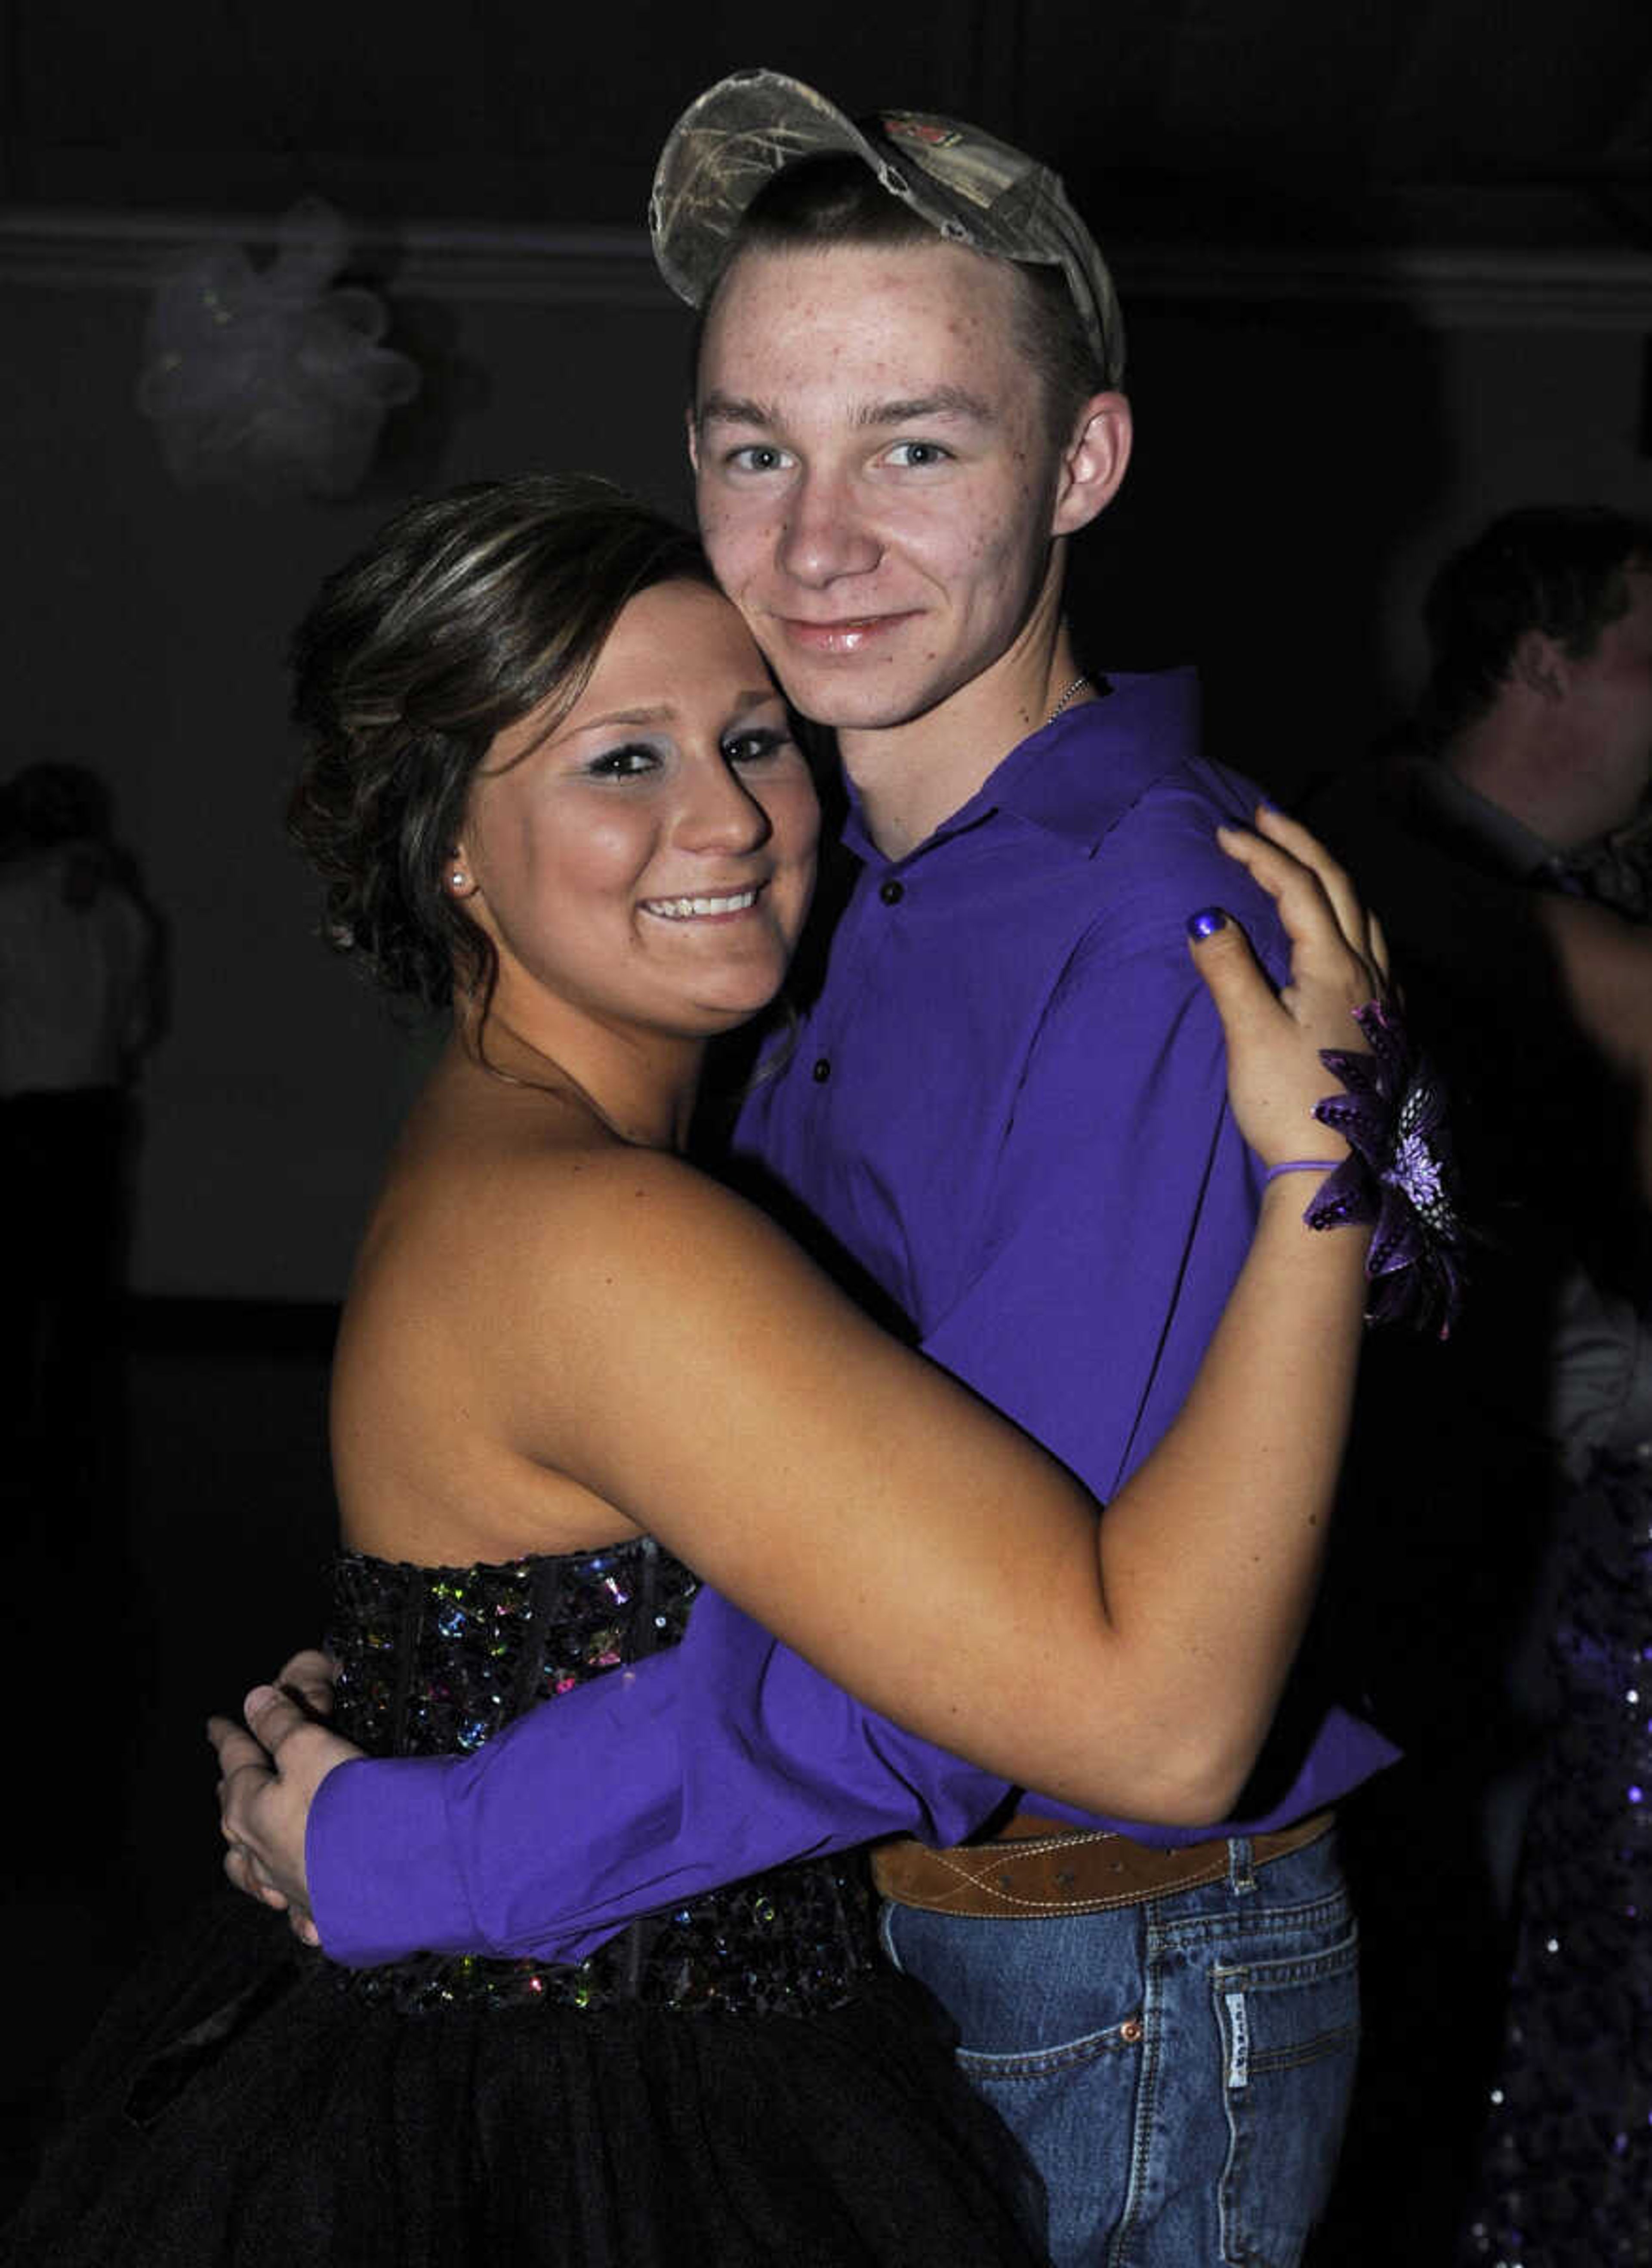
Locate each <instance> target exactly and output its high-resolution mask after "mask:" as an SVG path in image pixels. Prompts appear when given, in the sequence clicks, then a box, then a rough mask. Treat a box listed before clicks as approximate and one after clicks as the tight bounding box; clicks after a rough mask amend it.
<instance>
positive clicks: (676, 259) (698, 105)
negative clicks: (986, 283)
mask: <svg viewBox="0 0 1652 2268" xmlns="http://www.w3.org/2000/svg"><path fill="white" fill-rule="evenodd" d="M837 152H841V153H846V154H847V155H849V156H851V157H854V158H860V159H861V161H862V162H863V163H864V164H865V165H867V166H870V167H871V169H872V171H873V173H874V174H875V175H876V176H877V178H878V180H879V181H880V182H881V184H882V186H883V187H884V188H886V189H887V190H888V191H889V194H890V195H891V196H896V197H899V198H900V199H901V201H902V203H904V204H909V205H911V208H912V210H913V211H914V212H916V213H918V214H919V215H921V217H923V218H924V219H925V220H926V221H927V222H928V223H929V225H930V226H931V227H932V228H933V229H934V230H935V231H936V232H937V234H939V235H940V236H943V237H945V238H947V239H948V241H949V242H951V243H954V244H964V245H970V246H971V247H973V248H974V249H975V250H976V251H977V252H985V253H991V254H993V255H994V256H995V257H996V258H998V259H1000V260H1025V261H1036V262H1039V263H1042V264H1043V265H1044V266H1047V267H1052V268H1059V269H1060V270H1061V272H1062V275H1063V276H1065V277H1066V286H1067V290H1068V291H1070V292H1071V293H1072V295H1073V305H1074V306H1075V307H1076V308H1077V309H1078V311H1079V316H1080V320H1081V321H1082V323H1083V325H1084V328H1085V331H1086V333H1087V334H1088V337H1089V340H1090V343H1091V345H1092V346H1093V347H1094V348H1095V352H1096V356H1097V358H1098V359H1099V361H1100V364H1101V367H1102V370H1103V373H1104V375H1105V378H1106V380H1107V383H1108V384H1109V385H1110V386H1117V384H1118V383H1119V382H1120V380H1121V379H1123V377H1124V371H1125V327H1124V320H1123V318H1122V317H1121V316H1120V314H1119V312H1118V297H1117V293H1116V292H1115V291H1114V289H1113V279H1112V277H1111V276H1110V275H1109V274H1108V272H1107V262H1106V261H1104V260H1103V258H1102V255H1101V252H1100V249H1099V247H1097V245H1096V242H1095V238H1094V237H1093V236H1092V235H1091V234H1090V232H1089V231H1088V229H1087V228H1086V227H1085V225H1084V223H1083V222H1082V221H1081V220H1080V218H1079V217H1078V215H1077V213H1076V212H1074V210H1073V207H1072V206H1071V205H1070V204H1069V203H1068V202H1067V197H1066V191H1065V190H1064V189H1063V188H1062V186H1061V183H1060V181H1059V180H1058V179H1057V177H1056V175H1055V174H1054V173H1051V171H1050V169H1049V167H1048V166H1041V165H1039V164H1038V162H1037V160H1036V158H1029V157H1027V156H1026V155H1025V154H1024V153H1023V152H1022V151H1020V150H1012V149H1011V148H1010V146H1009V144H1008V143H1007V142H999V141H995V140H994V139H993V137H992V135H990V134H984V133H983V132H982V131H981V129H980V128H979V127H978V126H966V125H964V124H963V123H962V122H961V121H960V120H958V119H955V118H938V117H935V116H933V114H931V113H929V112H927V111H923V110H884V111H880V112H878V113H877V114H876V115H875V116H874V117H872V118H869V119H867V120H865V121H864V122H862V123H861V124H859V125H856V124H855V123H854V122H852V120H850V119H848V118H846V117H845V116H844V114H843V112H842V111H841V110H839V109H838V108H837V106H836V105H835V104H833V103H830V102H828V101H827V99H826V98H825V96H824V95H822V94H817V93H816V92H815V89H814V88H813V87H812V86H805V85H803V84H802V82H801V81H800V79H794V78H787V77H785V75H784V74H783V73H782V72H780V71H771V70H747V71H736V72H734V75H733V77H729V78H725V79H719V81H718V83H717V85H715V86H714V87H711V88H709V89H708V90H707V92H705V93H704V94H703V95H701V96H700V97H699V98H698V99H697V100H696V101H694V102H691V103H690V105H689V107H688V108H687V109H686V110H685V111H684V112H683V114H682V117H681V118H680V119H679V120H678V121H677V122H676V124H675V126H674V127H673V128H672V129H671V132H670V134H669V136H667V141H666V146H665V148H664V150H663V151H661V152H660V164H659V167H658V169H657V170H656V172H655V174H654V187H653V195H652V197H651V198H650V199H649V201H648V226H649V231H650V233H651V234H652V236H653V245H654V258H655V259H656V261H658V262H659V264H660V274H661V275H662V276H664V277H665V279H666V281H667V284H669V285H670V286H671V288H672V290H673V291H675V293H676V294H677V296H678V298H682V299H686V300H687V301H688V303H689V305H690V306H691V307H697V306H701V305H703V303H704V301H705V300H706V299H707V298H709V297H710V295H711V292H712V289H713V287H714V285H715V284H716V282H717V279H718V277H719V276H720V275H721V273H722V270H723V265H724V262H725V261H726V259H727V257H728V253H729V249H730V247H731V244H732V242H733V239H734V234H735V232H736V231H737V229H738V228H739V225H740V223H741V217H742V216H743V215H744V213H745V210H746V208H747V207H748V205H749V204H750V203H751V202H752V199H753V198H754V197H755V196H756V195H757V192H758V191H759V189H761V188H762V187H763V183H764V182H765V181H767V180H770V179H771V176H772V175H774V174H776V173H782V172H784V171H785V168H786V167H787V166H794V165H796V164H797V163H798V162H799V161H800V159H802V158H818V157H823V156H826V155H828V154H830V153H837Z"/></svg>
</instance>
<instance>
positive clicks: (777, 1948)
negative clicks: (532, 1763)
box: [328, 1537, 874, 2014]
mask: <svg viewBox="0 0 1652 2268" xmlns="http://www.w3.org/2000/svg"><path fill="white" fill-rule="evenodd" d="M696 1589H697V1581H696V1579H695V1577H694V1576H693V1575H692V1574H691V1573H690V1572H689V1570H688V1569H687V1568H686V1567H684V1566H683V1565H682V1564H681V1563H680V1562H679V1561H677V1560H675V1559H673V1558H672V1557H670V1555H669V1554H668V1553H667V1552H664V1551H662V1550H660V1548H659V1546H658V1545H657V1544H655V1543H653V1541H652V1539H650V1538H646V1537H641V1538H638V1539H636V1540H635V1541H632V1542H630V1543H620V1544H615V1545H612V1546H609V1547H607V1548H605V1549H604V1550H598V1551H582V1552H572V1553H566V1554H563V1555H560V1556H557V1557H536V1558H530V1559H522V1560H517V1561H513V1562H511V1563H509V1564H508V1565H498V1566H476V1567H464V1568H458V1567H437V1568H432V1567H414V1566H408V1565H395V1564H392V1563H391V1562H389V1561H387V1560H382V1559H372V1558H367V1557H364V1556H362V1555H361V1554H359V1553H346V1554H344V1555H343V1556H341V1557H339V1559H338V1560H337V1561H336V1563H335V1565H334V1570H333V1583H332V1590H333V1600H332V1630H331V1634H330V1637H329V1641H328V1643H329V1646H330V1649H331V1651H332V1653H333V1656H334V1658H335V1660H336V1661H337V1662H338V1664H339V1677H338V1704H337V1723H338V1727H339V1729H340V1730H341V1731H342V1732H343V1733H344V1734H347V1735H348V1737H349V1738H350V1739H351V1740H353V1741H356V1742H358V1743H359V1744H360V1745H361V1746H362V1747H363V1748H365V1749H367V1750H368V1751H369V1753H370V1754H372V1755H374V1756H432V1755H452V1754H454V1753H455V1752H458V1753H462V1752H465V1751H467V1750H471V1749H477V1748H479V1747H481V1745H482V1744H483V1742H485V1741H487V1740H489V1739H490V1737H491V1736H492V1735H493V1734H495V1733H497V1732H498V1730H499V1729H500V1727H503V1726H505V1725H506V1724H508V1723H509V1722H510V1721H511V1719H513V1717H516V1716H519V1715H520V1714H521V1712H523V1711H524V1710H525V1709H528V1708H531V1707H533V1706H535V1705H536V1704H538V1703H541V1702H551V1703H553V1704H554V1701H555V1697H557V1695H559V1694H564V1693H567V1692H570V1691H572V1690H573V1688H574V1687H576V1686H579V1685H583V1684H586V1683H588V1682H589V1681H590V1680H591V1679H593V1678H595V1677H601V1676H603V1675H607V1673H608V1671H609V1670H612V1669H617V1668H623V1666H624V1665H626V1664H627V1663H631V1662H636V1661H642V1660H644V1659H645V1658H646V1656H648V1655H649V1654H651V1653H658V1652H659V1651H660V1649H661V1648H662V1647H665V1646H674V1645H675V1644H676V1642H677V1640H678V1639H679V1638H681V1637H682V1633H683V1631H684V1629H685V1627H686V1625H687V1622H688V1616H689V1609H690V1605H691V1604H692V1602H693V1599H694V1594H695V1591H696ZM546 1831H547V1833H548V1834H549V1833H556V1832H559V1831H565V1830H564V1829H559V1828H558V1826H557V1823H556V1821H555V1819H554V1816H551V1815H549V1814H548V1820H547V1828H546ZM873 1962H874V1955H873V1950H872V1911H871V1900H870V1893H869V1890H868V1889H867V1884H866V1881H865V1877H864V1873H863V1870H862V1868H861V1866H860V1864H859V1861H858V1860H857V1859H855V1858H854V1857H853V1856H852V1855H851V1856H849V1857H847V1858H844V1859H812V1860H808V1861H800V1862H799V1863H798V1864H796V1865H793V1866H790V1867H778V1868H776V1869H774V1870H773V1871H772V1872H771V1873H769V1874H762V1875H753V1876H751V1877H749V1878H748V1879H747V1880H746V1881H743V1882H738V1883H734V1884H732V1885H731V1886H729V1887H728V1888H727V1889H720V1890H716V1891H712V1892H711V1893H709V1894H708V1895H707V1896H704V1897H700V1898H696V1899H694V1900H692V1901H691V1902H690V1903H689V1904H684V1905H682V1906H680V1907H677V1908H675V1910H673V1911H671V1912H669V1913H665V1914H659V1915H653V1916H650V1917H649V1918H646V1919H645V1920H643V1921H640V1922H635V1923H633V1924H631V1926H630V1927H629V1928H628V1929H626V1930H625V1931H624V1932H623V1933H622V1934H621V1935H620V1936H619V1937H617V1938H616V1939H615V1940H612V1941H611V1942H610V1943H609V1944H608V1945H605V1946H603V1947H601V1948H599V1949H598V1951H597V1952H596V1953H594V1955H591V1957H590V1958H589V1959H588V1960H586V1961H584V1962H580V1963H579V1966H578V1967H577V1968H569V1967H559V1966H557V1965H554V1964H550V1963H547V1962H535V1961H532V1960H505V1959H491V1958H489V1959H483V1958H465V1959H460V1958H453V1957H447V1956H443V1955H417V1956H416V1957H415V1958H413V1959H411V1960H408V1961H402V1962H394V1963H391V1964H389V1965H388V1966H387V1967H384V1968H380V1969H368V1970H340V1971H338V1972H337V1976H338V1978H339V1982H340V1985H341V1989H344V1990H347V1991H350V1992H353V1993H356V1994H357V1995H358V1996H359V1997H362V1998H364V1999H368V2000H372V2001H376V2002H381V2003H387V2004H389V2005H391V2006H393V2007H396V2008H398V2009H402V2010H404V2011H406V2012H408V2013H409V2014H417V2013H418V2012H420V2011H422V2010H427V2009H438V2008H440V2007H446V2006H451V2005H454V2004H455V2003H458V2004H461V2005H466V2006H476V2005H482V2006H494V2005H497V2006H500V2007H511V2006H520V2005H523V2004H526V2003H535V2002H536V2003H538V2004H540V2005H550V2006H563V2007H582V2008H583V2007H610V2006H613V2005H616V2003H619V2002H623V2001H640V2002H643V2003H645V2004H649V2005H653V2006H660V2007H683V2008H716V2009H720V2010H723V2011H725V2012H726V2013H730V2014H776V2013H798V2014H802V2013H806V2012H809V2011H813V2010H815V2009H819V2008H823V2007H836V2006H837V2005H838V2004H839V2003H840V2002H841V2001H842V2000H844V1999H845V1998H846V1997H847V1995H848V1993H849V1992H850V1991H851V1990H852V1987H853V1985H854V1983H855V1980H856V1979H857V1978H858V1977H860V1976H861V1975H863V1974H864V1973H865V1972H866V1971H867V1970H869V1969H870V1968H871V1967H872V1966H873Z"/></svg>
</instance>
